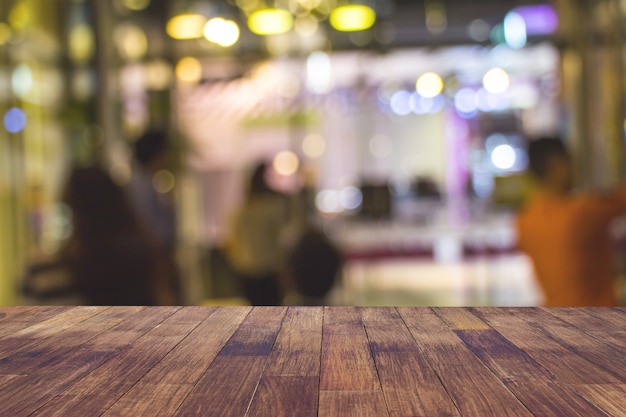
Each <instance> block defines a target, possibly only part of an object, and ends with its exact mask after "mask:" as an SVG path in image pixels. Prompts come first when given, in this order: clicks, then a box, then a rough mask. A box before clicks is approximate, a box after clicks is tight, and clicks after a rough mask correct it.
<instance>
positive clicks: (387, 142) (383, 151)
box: [369, 134, 393, 158]
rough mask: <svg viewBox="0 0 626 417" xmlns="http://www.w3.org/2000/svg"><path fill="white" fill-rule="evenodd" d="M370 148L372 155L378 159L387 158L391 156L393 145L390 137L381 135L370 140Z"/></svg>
mask: <svg viewBox="0 0 626 417" xmlns="http://www.w3.org/2000/svg"><path fill="white" fill-rule="evenodd" d="M369 148H370V152H371V154H372V155H373V156H375V157H376V158H386V157H388V156H389V155H391V152H392V151H393V144H392V143H391V139H389V137H387V136H386V135H382V134H379V135H375V136H374V137H373V138H372V139H370V143H369Z"/></svg>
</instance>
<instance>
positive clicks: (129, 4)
mask: <svg viewBox="0 0 626 417" xmlns="http://www.w3.org/2000/svg"><path fill="white" fill-rule="evenodd" d="M122 4H123V5H124V7H126V8H127V9H130V10H143V9H145V8H146V7H148V6H149V5H150V0H123V1H122Z"/></svg>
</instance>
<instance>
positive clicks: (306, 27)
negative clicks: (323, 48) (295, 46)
mask: <svg viewBox="0 0 626 417" xmlns="http://www.w3.org/2000/svg"><path fill="white" fill-rule="evenodd" d="M318 27H319V22H318V21H317V19H316V18H315V17H313V16H312V15H310V14H308V15H306V16H302V17H298V18H297V19H296V22H295V30H296V33H297V34H298V35H300V36H303V37H310V36H313V35H315V32H317V28H318Z"/></svg>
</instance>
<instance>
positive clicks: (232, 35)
mask: <svg viewBox="0 0 626 417" xmlns="http://www.w3.org/2000/svg"><path fill="white" fill-rule="evenodd" d="M204 37H205V38H206V39H207V40H208V41H209V42H213V43H216V44H218V45H219V46H223V47H225V48H226V47H229V46H233V45H234V44H235V43H236V42H237V40H238V39H239V26H237V23H235V22H234V21H232V20H228V19H222V18H221V17H214V18H213V19H211V20H209V21H208V22H207V23H206V25H204Z"/></svg>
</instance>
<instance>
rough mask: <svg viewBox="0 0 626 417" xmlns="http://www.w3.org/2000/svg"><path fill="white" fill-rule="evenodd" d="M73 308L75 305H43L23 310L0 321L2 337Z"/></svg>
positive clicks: (0, 334) (0, 336) (0, 337)
mask: <svg viewBox="0 0 626 417" xmlns="http://www.w3.org/2000/svg"><path fill="white" fill-rule="evenodd" d="M72 308H73V307H61V306H43V307H37V308H35V309H34V310H26V311H22V312H20V313H19V314H16V315H15V316H13V317H11V320H3V321H0V339H2V338H3V337H6V336H8V335H11V334H13V333H15V332H19V331H20V330H23V329H26V328H27V327H30V326H32V325H34V324H36V323H39V322H40V321H43V320H47V319H49V318H52V317H54V316H56V315H57V314H61V313H63V312H64V311H67V310H70V309H72Z"/></svg>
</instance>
